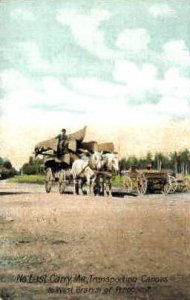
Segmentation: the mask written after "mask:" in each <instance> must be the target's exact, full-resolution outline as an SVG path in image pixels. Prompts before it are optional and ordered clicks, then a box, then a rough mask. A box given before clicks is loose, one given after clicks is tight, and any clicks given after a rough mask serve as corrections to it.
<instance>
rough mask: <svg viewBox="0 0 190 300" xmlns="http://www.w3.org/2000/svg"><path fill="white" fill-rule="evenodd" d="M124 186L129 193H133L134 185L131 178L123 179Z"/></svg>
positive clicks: (125, 177)
mask: <svg viewBox="0 0 190 300" xmlns="http://www.w3.org/2000/svg"><path fill="white" fill-rule="evenodd" d="M123 186H124V188H125V189H126V190H127V193H131V192H132V190H133V183H132V180H131V178H130V177H129V176H126V175H125V176H124V178H123Z"/></svg>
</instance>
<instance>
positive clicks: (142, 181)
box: [137, 174, 147, 195]
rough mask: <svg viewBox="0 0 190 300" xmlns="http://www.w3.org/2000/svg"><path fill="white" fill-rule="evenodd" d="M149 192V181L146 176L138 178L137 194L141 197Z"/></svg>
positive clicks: (142, 175)
mask: <svg viewBox="0 0 190 300" xmlns="http://www.w3.org/2000/svg"><path fill="white" fill-rule="evenodd" d="M146 191H147V179H146V177H145V175H144V174H141V175H140V176H138V177H137V192H138V194H140V195H144V194H146Z"/></svg>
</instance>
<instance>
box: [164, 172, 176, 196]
mask: <svg viewBox="0 0 190 300" xmlns="http://www.w3.org/2000/svg"><path fill="white" fill-rule="evenodd" d="M176 189H177V179H176V178H175V177H174V176H171V175H168V182H167V183H166V184H165V185H164V194H170V193H175V191H176Z"/></svg>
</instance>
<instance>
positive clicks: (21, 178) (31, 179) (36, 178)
mask: <svg viewBox="0 0 190 300" xmlns="http://www.w3.org/2000/svg"><path fill="white" fill-rule="evenodd" d="M44 179H45V176H44V175H17V176H15V177H12V178H10V179H9V182H12V183H36V184H44Z"/></svg>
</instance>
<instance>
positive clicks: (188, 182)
mask: <svg viewBox="0 0 190 300" xmlns="http://www.w3.org/2000/svg"><path fill="white" fill-rule="evenodd" d="M183 182H184V192H190V178H188V177H185V178H184V180H183Z"/></svg>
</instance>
